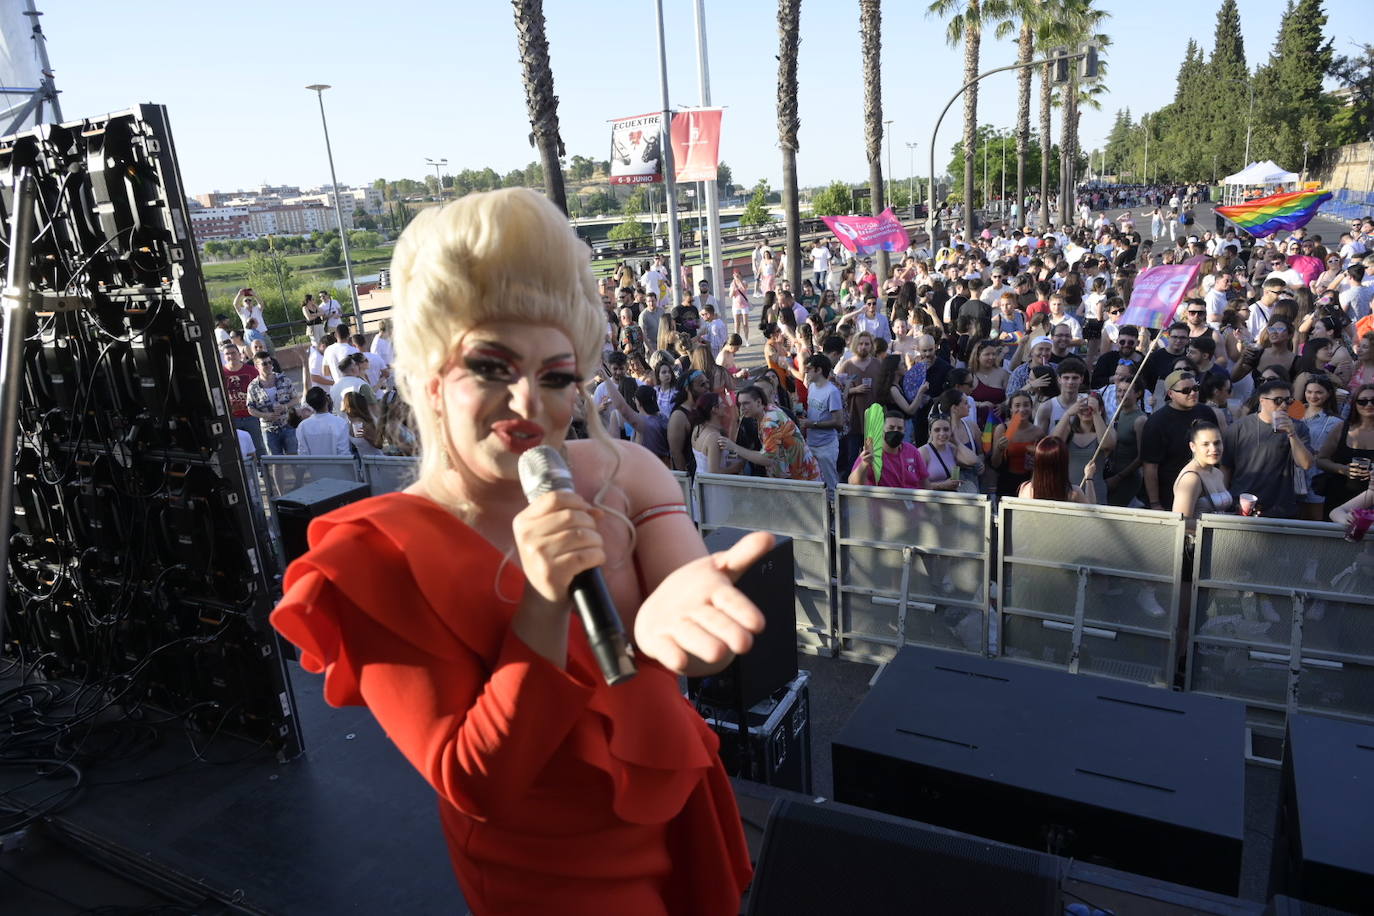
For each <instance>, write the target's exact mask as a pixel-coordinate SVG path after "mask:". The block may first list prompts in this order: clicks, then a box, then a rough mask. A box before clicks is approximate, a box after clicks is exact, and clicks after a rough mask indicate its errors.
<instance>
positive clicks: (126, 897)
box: [0, 655, 1278, 916]
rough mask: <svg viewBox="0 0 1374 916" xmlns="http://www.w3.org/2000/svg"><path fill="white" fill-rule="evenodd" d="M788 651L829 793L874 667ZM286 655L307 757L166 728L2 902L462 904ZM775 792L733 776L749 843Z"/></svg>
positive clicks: (109, 770) (420, 793) (350, 723)
mask: <svg viewBox="0 0 1374 916" xmlns="http://www.w3.org/2000/svg"><path fill="white" fill-rule="evenodd" d="M798 664H799V666H800V667H802V668H804V669H807V670H808V671H810V672H811V673H812V684H811V697H812V716H811V724H812V762H813V778H814V786H813V788H814V791H815V793H816V795H818V796H826V797H830V796H831V795H832V780H831V769H830V762H831V761H830V744H831V740H832V739H833V738H834V736H835V735H836V734H837V733H838V732H839V730H840V728H841V727H842V726H843V725H844V723H845V721H847V719H848V717H849V714H850V712H851V711H852V710H853V709H854V707H855V706H857V705H858V703H859V701H860V700H861V699H862V698H863V696H864V694H865V693H866V692H867V684H868V680H869V678H870V677H871V676H872V673H873V671H874V668H873V667H872V666H870V665H863V664H859V663H855V662H847V661H842V660H838V659H826V658H818V657H816V656H811V655H799V656H798ZM290 668H291V675H292V683H293V687H294V690H295V694H296V700H297V707H298V715H299V717H300V719H301V726H302V730H303V733H304V739H305V745H306V748H307V751H306V754H305V755H304V756H302V757H300V758H298V759H297V760H294V761H291V762H290V763H286V764H280V763H278V762H277V761H276V760H275V759H273V758H271V757H270V756H268V755H266V754H264V753H258V754H256V755H252V756H251V757H250V759H248V760H243V759H242V758H243V757H244V755H245V753H246V752H247V751H248V748H246V747H245V746H244V745H243V744H241V743H239V742H236V741H233V740H226V739H223V738H221V739H218V740H216V741H214V742H213V743H212V744H211V746H210V748H209V750H208V752H207V755H206V756H207V757H208V758H209V759H211V760H214V761H219V763H217V764H216V765H207V764H204V763H198V762H196V761H195V759H194V756H193V754H192V749H191V747H190V745H189V743H188V742H187V740H186V738H185V736H184V735H183V734H182V733H181V732H179V731H175V730H173V731H168V732H167V734H166V735H165V740H164V742H163V744H162V745H161V746H160V747H158V748H157V749H155V750H153V751H151V752H149V753H147V754H144V755H143V756H142V757H140V758H138V759H135V760H130V761H122V762H121V761H114V762H105V763H102V764H101V765H100V766H99V767H97V768H93V769H92V770H90V771H89V772H88V773H87V774H86V776H87V783H86V787H85V790H84V791H83V794H82V795H81V796H80V798H78V799H77V800H76V802H75V803H74V804H73V805H71V806H70V807H69V808H67V809H66V810H64V811H62V812H61V813H59V814H58V815H56V816H55V817H53V818H52V820H51V823H50V824H49V825H40V826H36V827H35V828H33V829H32V830H31V831H30V834H29V837H28V839H27V841H26V842H25V843H24V845H23V846H21V847H20V848H19V849H18V850H17V851H12V850H10V849H8V848H6V849H5V851H3V852H0V900H4V901H5V905H4V906H3V907H0V910H3V911H4V912H16V913H19V912H22V913H24V914H26V916H49V914H51V916H66V914H75V913H79V912H83V911H85V910H87V909H89V908H94V907H96V906H102V905H112V904H115V905H121V906H124V907H136V908H143V907H148V906H150V905H156V904H158V903H171V904H181V905H182V906H184V907H186V908H185V909H167V910H156V911H155V912H162V913H175V912H188V913H189V912H195V913H198V914H214V913H221V912H223V913H228V912H248V913H277V914H287V913H289V914H297V913H337V912H345V913H347V912H356V913H372V912H386V911H403V912H414V913H463V912H465V911H466V907H465V906H463V904H462V895H461V893H460V891H459V889H458V885H457V882H456V880H455V879H454V877H453V872H452V869H451V867H450V865H449V861H448V853H447V849H446V847H445V845H444V841H443V836H442V834H441V832H440V829H439V823H438V816H437V809H436V802H435V799H434V794H433V791H432V790H431V789H430V788H429V786H428V785H427V784H426V783H425V782H424V781H423V780H422V779H421V778H420V777H419V776H418V775H417V774H416V773H415V772H414V770H413V769H412V768H411V767H410V765H409V763H407V762H406V760H405V759H404V758H403V757H402V756H401V755H400V753H399V752H398V751H397V750H396V749H395V748H394V747H393V746H392V745H391V742H390V741H389V740H387V738H386V736H385V735H384V734H383V733H382V730H381V728H380V727H379V726H378V725H377V724H376V723H375V722H374V721H373V720H372V718H371V717H370V716H369V715H368V713H367V712H366V711H365V710H362V709H356V708H347V709H333V708H332V707H330V706H328V705H326V704H325V703H324V701H323V698H322V696H321V694H320V690H321V687H322V679H321V678H319V677H317V676H314V675H309V674H306V673H304V672H302V671H301V670H300V669H299V668H298V667H296V666H295V665H292V666H290ZM201 741H202V742H203V741H204V738H203V737H202V738H201ZM1277 787H1278V773H1277V772H1276V771H1274V770H1269V769H1265V768H1263V767H1257V766H1253V765H1251V766H1247V767H1246V836H1245V844H1244V857H1243V862H1242V885H1241V897H1242V898H1247V899H1249V900H1262V899H1264V891H1265V883H1266V879H1267V864H1268V857H1269V849H1270V844H1271V843H1272V839H1271V836H1272V830H1273V821H1272V818H1273V813H1274V811H1275V808H1274V805H1275V804H1276V795H1277ZM777 794H779V793H778V792H777V791H776V790H772V789H769V788H767V787H762V786H754V785H753V784H749V783H738V784H737V795H738V797H739V802H740V809H741V814H742V817H743V820H744V826H745V833H746V836H747V838H748V840H749V844H750V847H751V851H752V852H753V853H754V854H755V856H757V852H758V848H759V845H760V843H761V841H762V831H763V825H764V823H765V822H766V820H767V816H768V810H769V807H770V805H771V803H772V799H773V798H774V797H775V796H776V795H777ZM76 850H79V851H80V852H79V853H78V852H77V851H76ZM55 895H56V896H55ZM214 900H220V901H233V903H232V904H229V905H227V906H226V905H215V904H213V903H207V901H214ZM131 911H132V910H126V912H131ZM150 911H151V910H150Z"/></svg>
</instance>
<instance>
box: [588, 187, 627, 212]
mask: <svg viewBox="0 0 1374 916" xmlns="http://www.w3.org/2000/svg"><path fill="white" fill-rule="evenodd" d="M578 202H579V203H578V205H579V206H580V207H581V209H582V214H583V215H584V216H589V215H592V214H605V213H619V212H620V201H619V200H617V199H616V196H615V195H614V194H612V193H611V192H610V191H603V190H600V189H598V190H596V191H593V192H592V193H590V194H582V195H578Z"/></svg>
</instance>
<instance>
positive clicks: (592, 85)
mask: <svg viewBox="0 0 1374 916" xmlns="http://www.w3.org/2000/svg"><path fill="white" fill-rule="evenodd" d="M1219 2H1220V0H1203V2H1198V0H1154V2H1150V0H1146V2H1143V3H1142V2H1111V0H1107V2H1104V3H1103V4H1102V5H1103V7H1104V8H1106V9H1108V10H1109V11H1110V12H1111V13H1112V18H1111V20H1109V21H1108V23H1107V24H1106V30H1107V31H1108V32H1109V33H1110V34H1111V35H1112V37H1113V42H1114V43H1113V46H1112V47H1111V48H1110V49H1109V51H1108V58H1109V60H1110V64H1111V75H1110V77H1109V88H1110V90H1111V94H1110V96H1109V97H1108V98H1107V99H1106V101H1105V103H1104V106H1103V109H1104V110H1103V111H1101V112H1091V111H1088V112H1085V113H1084V116H1083V122H1082V126H1083V143H1084V147H1085V148H1087V149H1091V148H1093V147H1095V146H1096V145H1098V144H1099V143H1101V142H1102V140H1103V138H1104V136H1105V134H1106V131H1107V129H1108V128H1109V127H1110V123H1111V118H1112V114H1113V112H1114V111H1115V110H1116V109H1117V108H1120V107H1127V106H1129V107H1130V109H1131V110H1132V112H1134V113H1136V114H1137V115H1138V114H1139V113H1140V112H1142V111H1145V110H1149V109H1153V108H1156V107H1158V106H1160V105H1162V104H1165V103H1167V102H1168V101H1169V99H1170V98H1171V97H1172V94H1173V88H1174V77H1175V74H1176V73H1177V69H1178V65H1179V62H1180V61H1181V60H1182V57H1183V51H1184V47H1185V46H1186V44H1187V42H1188V39H1189V38H1190V37H1194V38H1197V39H1198V40H1199V41H1200V42H1201V43H1202V44H1203V45H1204V47H1206V48H1207V49H1208V50H1209V51H1210V48H1211V43H1212V32H1213V28H1214V24H1215V17H1216V9H1217V6H1218V5H1219ZM926 5H927V4H926V3H925V2H915V3H909V2H908V3H903V2H896V0H889V2H887V3H885V4H884V9H883V32H884V43H883V44H884V46H883V84H884V116H885V117H887V118H891V119H892V120H893V121H894V122H895V123H894V124H893V125H892V128H891V146H892V157H893V171H894V172H895V173H896V176H897V177H899V178H905V177H906V176H907V174H908V171H909V164H910V161H911V160H910V157H909V154H908V151H907V149H906V146H905V144H906V143H907V142H908V141H916V142H917V143H918V144H919V147H918V149H917V160H916V162H917V164H916V168H917V171H918V172H923V171H924V169H925V166H924V165H922V164H921V163H922V161H923V160H924V157H925V156H926V155H927V152H928V144H929V142H930V131H931V127H932V126H933V124H934V121H935V117H936V116H937V115H938V113H939V108H940V107H941V106H943V105H944V102H945V101H946V100H947V99H948V97H949V96H950V95H951V94H952V93H953V92H954V91H955V90H956V89H957V88H958V86H959V76H960V72H961V68H962V59H963V58H962V50H960V49H957V48H950V47H948V46H947V45H946V44H945V41H944V25H943V23H942V22H941V21H939V20H937V19H933V18H928V17H927V16H926V15H925V14H924V12H923V10H924V9H925V7H926ZM38 6H39V8H40V9H41V10H43V11H44V12H45V15H44V17H43V27H44V30H45V32H46V33H47V37H48V50H49V55H50V58H51V61H52V66H53V68H54V70H55V71H56V79H57V86H58V88H59V89H60V90H61V91H62V97H61V100H62V109H63V114H64V115H65V116H66V117H67V118H75V117H84V116H91V115H96V114H101V113H104V112H108V111H114V110H119V109H121V108H126V107H128V106H129V105H131V104H134V103H137V102H142V101H152V102H160V103H162V104H165V105H167V106H168V109H169V111H170V116H171V122H172V128H173V132H174V136H175V139H176V143H177V150H178V153H179V155H180V159H181V167H182V174H183V177H184V179H185V182H186V186H187V188H188V190H189V191H190V192H191V193H199V192H202V191H210V190H214V189H219V190H232V189H235V188H240V187H249V186H252V185H256V184H258V183H260V182H263V181H267V182H271V183H274V184H288V183H289V184H301V185H314V184H319V183H321V182H325V181H328V177H329V175H328V169H327V166H326V164H325V158H324V142H323V139H322V137H321V132H320V124H319V111H318V108H317V107H316V102H315V94H314V93H313V92H307V91H305V90H304V89H303V88H302V87H303V86H305V85H306V84H309V83H329V84H332V85H333V86H334V88H333V89H331V90H329V91H328V92H326V93H325V104H326V106H327V111H328V115H329V126H330V130H331V136H332V139H333V143H334V157H335V163H336V165H337V168H338V174H339V180H340V181H341V182H346V183H350V184H357V183H363V182H368V181H371V180H372V179H375V178H379V177H386V178H392V179H394V178H400V177H404V176H409V177H413V178H421V177H423V176H424V175H425V174H426V171H427V170H426V166H425V163H424V160H425V157H433V158H436V159H438V158H446V159H448V161H449V163H450V166H449V168H450V170H454V171H456V170H458V169H462V168H465V167H471V168H480V167H483V166H487V165H490V166H492V167H494V168H496V169H497V170H498V171H502V172H505V171H508V170H510V169H512V168H516V167H523V166H524V165H525V164H526V163H528V162H530V161H533V160H534V159H536V158H537V156H536V155H535V152H534V150H533V149H532V148H531V147H530V146H529V144H528V141H527V135H528V133H529V121H528V120H527V118H526V113H525V99H524V91H523V88H522V84H521V81H520V62H519V59H518V56H517V51H516V43H515V32H514V26H513V21H512V14H511V7H510V4H509V3H508V2H505V0H481V2H475V0H462V2H439V0H389V2H385V3H378V2H375V0H374V2H362V0H333V2H328V3H321V2H310V3H294V2H290V0H273V2H264V0H238V2H235V3H232V4H218V3H216V4H210V3H200V2H195V3H186V2H180V3H172V2H161V0H149V2H145V3H142V4H139V5H138V6H137V7H136V8H134V7H127V6H126V5H123V4H119V3H111V2H103V0H102V2H94V0H91V2H62V0H39V3H38ZM664 6H665V8H666V10H665V12H666V16H667V29H668V58H669V74H668V75H669V81H670V90H671V99H672V103H673V104H674V105H675V106H688V105H695V104H698V103H699V100H700V97H699V94H698V89H697V74H696V50H695V35H694V28H693V23H692V10H693V7H694V3H693V2H692V0H665V2H664ZM1283 7H1284V3H1283V0H1244V2H1242V3H1241V4H1240V8H1241V12H1242V16H1243V17H1244V18H1243V20H1242V26H1243V29H1244V33H1245V34H1244V38H1245V49H1246V53H1247V55H1248V56H1249V58H1250V61H1251V63H1252V64H1254V63H1256V62H1258V61H1260V60H1262V59H1264V58H1265V57H1266V56H1267V55H1268V53H1269V50H1270V48H1271V46H1272V45H1273V41H1274V37H1275V35H1276V34H1277V30H1278V23H1279V18H1280V15H1281V13H1282V10H1283ZM1326 10H1327V16H1328V24H1327V32H1328V34H1329V35H1331V36H1332V37H1333V38H1334V39H1335V45H1336V50H1337V53H1353V51H1354V47H1353V44H1352V43H1353V42H1355V41H1364V42H1374V25H1372V24H1371V20H1370V17H1369V3H1368V0H1327V2H1326ZM545 13H546V16H547V18H548V36H549V44H550V53H551V56H552V61H553V68H554V80H555V88H556V90H557V92H558V95H559V97H560V100H561V102H560V111H559V114H560V117H561V122H562V132H563V138H564V141H565V143H566V145H567V150H568V153H569V155H573V154H581V155H586V156H593V157H595V158H597V159H604V158H607V156H608V153H609V146H610V135H609V130H608V127H607V125H606V123H605V122H606V121H607V119H610V118H615V117H621V116H626V115H634V114H640V113H642V112H645V111H649V110H653V109H655V108H657V107H659V106H660V104H661V100H660V94H659V82H658V60H657V43H656V33H655V26H654V4H653V2H652V0H601V2H596V3H591V2H583V0H545ZM776 14H777V5H776V3H773V2H767V0H731V2H729V3H722V2H719V0H706V17H707V36H708V40H709V49H710V67H711V89H712V101H713V102H714V103H715V104H717V105H725V106H727V111H726V113H725V120H724V127H723V140H722V153H721V155H722V158H723V159H724V160H725V161H726V162H728V163H729V164H730V166H731V168H732V169H733V172H734V177H735V181H736V182H739V183H752V182H754V181H756V180H757V179H759V178H767V179H768V180H769V181H770V182H772V184H773V186H774V187H777V186H778V185H779V183H780V175H781V165H780V157H779V154H778V150H777V128H776V110H775V101H776V99H775V96H776V88H775V87H776V81H777V70H776V62H775V59H774V58H775V55H776V53H777V44H778V36H777V28H776V26H775V22H776ZM858 33H859V18H858V4H857V3H856V2H853V0H804V2H803V3H802V45H801V62H800V77H799V82H800V85H801V92H800V95H801V98H800V109H801V122H802V129H801V134H800V143H801V148H800V151H799V153H798V156H797V167H798V172H799V175H800V180H801V182H802V183H803V185H814V184H821V183H824V182H827V181H830V180H832V179H835V178H840V179H845V180H856V181H857V180H860V179H866V177H867V166H866V164H865V160H864V150H863V122H862V101H863V99H862V94H863V84H862V80H861V73H860V50H859V34H858ZM1014 60H1015V47H1014V45H1013V44H1012V43H1010V42H996V41H991V40H987V41H985V42H984V45H983V53H982V65H983V68H984V69H988V68H991V67H993V66H998V65H1001V64H1005V63H1011V62H1013V61H1014ZM959 110H960V109H959V106H956V108H955V109H954V110H953V111H952V112H951V114H950V115H949V117H947V118H946V119H945V123H944V125H943V126H942V127H941V131H940V137H939V140H938V143H937V150H936V167H937V170H939V171H942V170H943V168H944V165H945V163H947V162H948V160H949V148H950V146H951V145H952V144H953V143H954V142H955V140H956V139H957V138H958V131H959V118H960V115H959ZM979 110H980V121H982V122H983V123H989V124H993V125H997V126H1004V127H1005V126H1009V125H1010V124H1011V123H1012V122H1013V120H1014V118H1015V111H1016V85H1015V76H1014V74H1012V73H1006V74H1001V75H998V76H994V77H991V78H989V80H987V81H986V82H985V83H984V89H983V93H982V96H981V98H980V103H979ZM1032 117H1033V119H1034V117H1035V115H1034V113H1033V114H1032ZM1033 123H1034V120H1033ZM1055 135H1056V137H1057V136H1058V126H1057V122H1056V127H1055ZM1283 165H1285V166H1286V167H1288V168H1297V167H1298V166H1297V165H1296V164H1294V163H1283Z"/></svg>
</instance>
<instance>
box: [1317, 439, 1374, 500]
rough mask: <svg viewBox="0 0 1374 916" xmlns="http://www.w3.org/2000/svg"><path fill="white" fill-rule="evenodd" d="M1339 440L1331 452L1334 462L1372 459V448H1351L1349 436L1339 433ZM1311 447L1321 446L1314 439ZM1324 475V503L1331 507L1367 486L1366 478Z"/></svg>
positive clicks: (1348, 498) (1341, 462)
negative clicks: (1325, 481) (1325, 483)
mask: <svg viewBox="0 0 1374 916" xmlns="http://www.w3.org/2000/svg"><path fill="white" fill-rule="evenodd" d="M1340 440H1341V441H1340V442H1338V443H1337V444H1336V450H1335V451H1334V452H1332V453H1331V460H1332V461H1334V462H1335V463H1336V464H1349V463H1350V459H1351V458H1368V459H1370V460H1371V461H1374V448H1351V447H1350V437H1349V436H1348V435H1345V434H1342V435H1341V437H1340ZM1312 447H1313V450H1314V451H1315V450H1316V449H1318V448H1321V446H1319V445H1317V444H1316V442H1315V441H1314V442H1313V444H1312ZM1326 477H1327V480H1328V483H1327V485H1326V504H1327V506H1329V507H1331V508H1333V509H1334V508H1335V507H1336V506H1339V505H1341V504H1343V503H1347V502H1349V501H1350V500H1352V499H1354V498H1355V497H1356V496H1359V495H1360V494H1361V493H1363V492H1364V491H1365V490H1366V489H1367V488H1368V486H1369V481H1367V480H1351V479H1350V478H1349V477H1346V476H1345V475H1344V474H1339V475H1338V474H1327V475H1326Z"/></svg>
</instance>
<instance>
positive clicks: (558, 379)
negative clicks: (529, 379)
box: [539, 372, 582, 389]
mask: <svg viewBox="0 0 1374 916" xmlns="http://www.w3.org/2000/svg"><path fill="white" fill-rule="evenodd" d="M581 381H582V379H581V378H579V377H578V376H576V375H573V374H572V373H571V372H549V373H546V374H544V375H542V376H540V378H539V384H540V385H541V386H542V387H544V388H557V389H562V388H568V387H570V386H572V385H576V384H577V383H579V382H581Z"/></svg>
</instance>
